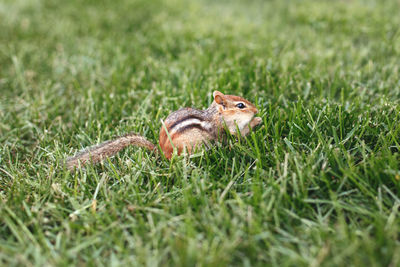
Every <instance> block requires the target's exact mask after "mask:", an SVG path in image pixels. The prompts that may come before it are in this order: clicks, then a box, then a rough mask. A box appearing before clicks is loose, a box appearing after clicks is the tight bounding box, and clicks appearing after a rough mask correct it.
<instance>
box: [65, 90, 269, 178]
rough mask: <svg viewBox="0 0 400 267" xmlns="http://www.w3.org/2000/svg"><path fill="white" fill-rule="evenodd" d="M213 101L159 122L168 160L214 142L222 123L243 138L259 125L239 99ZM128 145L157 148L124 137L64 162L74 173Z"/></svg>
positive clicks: (134, 136)
mask: <svg viewBox="0 0 400 267" xmlns="http://www.w3.org/2000/svg"><path fill="white" fill-rule="evenodd" d="M213 97H214V101H213V102H212V104H211V106H210V107H209V108H207V109H205V110H198V109H194V108H181V109H179V110H178V111H175V112H172V113H171V114H170V115H169V116H168V117H167V118H166V119H165V121H163V122H162V126H161V130H160V136H159V144H160V148H161V150H162V153H163V154H164V155H165V157H166V158H167V159H171V157H172V155H173V152H174V149H176V150H177V153H178V155H179V154H181V153H182V152H183V151H184V150H186V151H187V152H188V153H189V154H190V153H191V152H192V151H193V149H194V148H195V147H196V146H198V145H201V144H203V143H208V142H209V141H211V140H217V139H218V138H219V137H220V136H221V135H222V133H223V129H224V124H225V125H226V127H227V129H228V130H229V132H230V133H231V134H237V129H239V131H240V134H241V135H242V136H246V135H247V134H248V133H249V132H250V128H254V127H255V126H257V125H258V124H260V123H261V118H260V117H255V118H254V115H255V114H256V113H257V112H258V110H257V108H256V107H255V106H254V105H253V104H252V103H250V102H249V101H247V100H246V99H244V98H242V97H240V96H234V95H224V94H223V93H221V92H219V91H214V93H213ZM129 145H135V146H139V147H145V148H148V149H150V150H156V148H157V147H156V146H155V145H154V144H153V143H151V142H150V141H148V140H147V139H146V138H144V137H143V136H140V135H137V134H133V133H131V134H127V135H125V136H121V137H118V138H116V139H114V140H110V141H106V142H104V143H102V144H99V145H97V146H93V147H90V148H89V149H86V150H84V151H82V152H79V153H78V154H77V155H75V156H74V157H70V158H68V159H67V161H66V163H67V168H68V169H70V170H73V169H74V168H76V167H78V166H79V165H84V164H86V163H88V162H92V163H97V162H100V161H101V160H102V159H103V158H105V157H109V156H112V155H115V154H116V153H117V152H119V151H120V150H122V149H124V148H125V147H127V146H129Z"/></svg>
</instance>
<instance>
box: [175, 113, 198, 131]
mask: <svg viewBox="0 0 400 267" xmlns="http://www.w3.org/2000/svg"><path fill="white" fill-rule="evenodd" d="M191 119H198V120H199V121H203V120H204V119H203V118H202V117H199V116H196V115H189V116H187V117H183V118H182V119H180V120H177V121H176V122H174V123H173V124H172V125H171V126H170V127H169V129H168V131H172V129H174V127H176V126H177V125H178V124H180V123H181V122H184V121H187V120H191ZM188 126H190V125H188ZM183 128H186V127H183Z"/></svg>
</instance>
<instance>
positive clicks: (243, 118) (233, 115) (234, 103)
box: [213, 91, 258, 134]
mask: <svg viewBox="0 0 400 267" xmlns="http://www.w3.org/2000/svg"><path fill="white" fill-rule="evenodd" d="M213 96H214V103H215V104H216V108H217V111H218V113H219V114H220V115H221V117H222V119H223V121H225V123H226V125H227V126H228V129H229V131H230V132H231V133H232V134H235V133H236V131H237V128H239V130H240V131H242V130H243V129H244V128H245V127H249V126H248V124H249V123H250V121H251V120H252V119H253V117H254V115H255V114H256V113H257V112H258V110H257V108H256V106H254V105H253V104H252V103H250V102H249V101H247V100H246V99H244V98H243V97H240V96H235V95H224V94H223V93H221V92H219V91H214V93H213Z"/></svg>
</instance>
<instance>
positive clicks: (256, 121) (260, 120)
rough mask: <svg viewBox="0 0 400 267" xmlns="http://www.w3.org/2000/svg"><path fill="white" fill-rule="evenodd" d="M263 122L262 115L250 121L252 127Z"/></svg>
mask: <svg viewBox="0 0 400 267" xmlns="http://www.w3.org/2000/svg"><path fill="white" fill-rule="evenodd" d="M261 122H262V119H261V118H260V117H255V118H254V119H253V120H252V121H251V122H250V126H251V128H254V127H256V126H257V125H259V124H260V123H261Z"/></svg>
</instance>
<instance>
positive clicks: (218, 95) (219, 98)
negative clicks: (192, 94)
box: [213, 91, 224, 105]
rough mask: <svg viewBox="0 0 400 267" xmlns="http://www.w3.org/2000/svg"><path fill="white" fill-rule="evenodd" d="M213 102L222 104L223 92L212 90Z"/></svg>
mask: <svg viewBox="0 0 400 267" xmlns="http://www.w3.org/2000/svg"><path fill="white" fill-rule="evenodd" d="M213 97H214V101H215V103H217V104H219V105H224V94H223V93H221V92H219V91H214V93H213Z"/></svg>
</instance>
